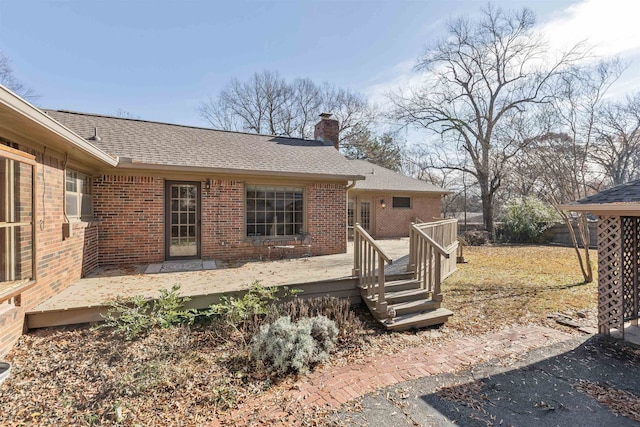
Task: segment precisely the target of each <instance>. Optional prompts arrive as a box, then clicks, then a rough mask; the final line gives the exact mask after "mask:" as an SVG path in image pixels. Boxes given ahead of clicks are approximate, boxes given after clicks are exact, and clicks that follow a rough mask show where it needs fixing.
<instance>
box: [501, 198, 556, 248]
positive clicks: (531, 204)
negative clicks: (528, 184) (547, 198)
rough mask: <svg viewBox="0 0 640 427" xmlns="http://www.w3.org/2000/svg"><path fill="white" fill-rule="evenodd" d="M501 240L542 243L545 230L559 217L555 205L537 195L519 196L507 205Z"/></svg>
mask: <svg viewBox="0 0 640 427" xmlns="http://www.w3.org/2000/svg"><path fill="white" fill-rule="evenodd" d="M504 209H505V213H504V216H503V218H502V222H503V224H502V227H501V229H500V235H501V240H503V241H505V242H514V243H542V242H544V231H545V230H546V229H548V228H549V227H551V226H552V225H553V223H554V222H555V221H557V219H558V214H557V213H556V211H555V210H554V209H553V207H551V206H549V205H547V204H545V203H544V202H543V201H541V200H540V199H537V198H535V197H526V198H524V199H521V198H517V199H514V200H512V201H510V202H509V203H507V205H506V206H505V208H504Z"/></svg>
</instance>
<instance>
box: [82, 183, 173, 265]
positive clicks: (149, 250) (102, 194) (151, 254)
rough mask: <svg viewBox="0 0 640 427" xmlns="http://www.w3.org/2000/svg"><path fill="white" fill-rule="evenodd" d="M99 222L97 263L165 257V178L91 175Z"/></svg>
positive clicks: (148, 261) (94, 204)
mask: <svg viewBox="0 0 640 427" xmlns="http://www.w3.org/2000/svg"><path fill="white" fill-rule="evenodd" d="M93 206H94V207H93V214H94V217H95V218H96V220H97V221H98V222H99V229H98V264H100V265H109V264H139V263H155V262H162V261H163V260H164V179H163V178H161V177H148V176H143V177H140V176H117V175H104V176H97V177H94V179H93Z"/></svg>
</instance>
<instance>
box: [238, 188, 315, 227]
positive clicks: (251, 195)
mask: <svg viewBox="0 0 640 427" xmlns="http://www.w3.org/2000/svg"><path fill="white" fill-rule="evenodd" d="M303 200H304V190H303V189H302V188H296V187H263V186H253V185H250V186H247V188H246V221H247V223H246V227H247V232H246V233H247V236H248V237H254V236H290V237H293V236H296V235H299V234H300V233H302V231H303V229H304V228H303V226H304V224H303V218H304V215H303V212H304V210H303V208H304V207H303Z"/></svg>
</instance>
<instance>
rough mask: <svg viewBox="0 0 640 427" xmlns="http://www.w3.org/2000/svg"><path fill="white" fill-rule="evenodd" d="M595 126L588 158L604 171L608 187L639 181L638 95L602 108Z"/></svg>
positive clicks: (639, 132)
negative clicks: (595, 137) (595, 136)
mask: <svg viewBox="0 0 640 427" xmlns="http://www.w3.org/2000/svg"><path fill="white" fill-rule="evenodd" d="M596 126H597V139H596V141H595V143H594V146H593V150H592V153H591V157H592V159H593V161H594V162H595V163H596V164H598V165H600V167H602V168H603V170H604V172H605V173H606V175H607V177H608V179H609V181H610V183H611V185H619V184H623V183H625V182H627V181H630V180H632V179H636V178H638V177H640V92H639V93H636V94H635V95H633V96H627V97H626V99H625V100H623V101H611V102H607V103H606V104H604V105H603V106H602V108H600V110H599V111H598V123H597V125H596Z"/></svg>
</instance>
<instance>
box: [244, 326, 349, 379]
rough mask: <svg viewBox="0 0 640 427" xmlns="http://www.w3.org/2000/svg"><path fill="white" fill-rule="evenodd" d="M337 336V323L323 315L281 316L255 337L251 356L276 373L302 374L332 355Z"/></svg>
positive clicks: (264, 327) (263, 327)
mask: <svg viewBox="0 0 640 427" xmlns="http://www.w3.org/2000/svg"><path fill="white" fill-rule="evenodd" d="M337 337H338V328H337V327H336V325H335V323H334V322H333V321H331V320H329V319H327V318H326V317H324V316H317V317H311V318H304V319H300V320H299V321H298V322H292V321H291V319H290V318H289V317H288V316H286V317H280V318H279V319H277V320H276V321H275V322H273V323H272V324H270V325H263V326H262V327H261V328H260V330H259V331H258V333H257V334H256V335H255V336H254V338H253V340H252V343H251V356H252V358H253V359H254V360H257V361H260V362H262V363H263V364H264V365H265V366H266V367H267V368H268V369H269V370H270V371H271V372H273V373H276V374H287V373H289V372H295V373H298V372H301V373H303V372H306V371H308V370H309V368H311V367H312V366H313V365H315V364H316V363H319V362H323V361H324V360H326V359H327V358H328V357H329V353H330V352H331V350H333V348H334V347H335V344H336V340H337Z"/></svg>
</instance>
